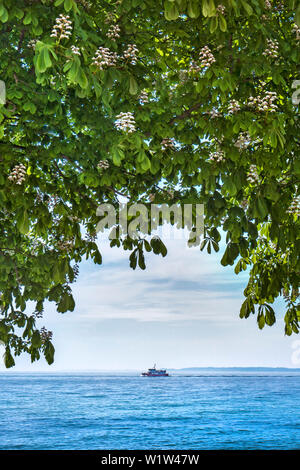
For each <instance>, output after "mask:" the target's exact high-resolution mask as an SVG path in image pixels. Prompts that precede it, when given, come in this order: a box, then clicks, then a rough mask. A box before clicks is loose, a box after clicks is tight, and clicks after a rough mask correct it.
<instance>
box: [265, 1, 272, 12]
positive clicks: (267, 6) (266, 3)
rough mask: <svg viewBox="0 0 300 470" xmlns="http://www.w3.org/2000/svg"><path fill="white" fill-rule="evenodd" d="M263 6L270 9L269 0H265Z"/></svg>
mask: <svg viewBox="0 0 300 470" xmlns="http://www.w3.org/2000/svg"><path fill="white" fill-rule="evenodd" d="M265 8H266V9H267V10H271V9H272V3H271V2H270V0H265Z"/></svg>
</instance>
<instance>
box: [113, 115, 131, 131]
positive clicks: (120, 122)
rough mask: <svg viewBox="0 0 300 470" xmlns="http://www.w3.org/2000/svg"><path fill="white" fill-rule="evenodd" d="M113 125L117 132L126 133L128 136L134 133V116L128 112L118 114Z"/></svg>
mask: <svg viewBox="0 0 300 470" xmlns="http://www.w3.org/2000/svg"><path fill="white" fill-rule="evenodd" d="M115 125H116V128H117V129H118V130H120V131H123V132H127V133H128V134H132V133H133V132H135V131H136V128H135V120H134V116H133V114H132V113H130V112H128V113H120V114H119V115H118V116H117V120H116V123H115Z"/></svg>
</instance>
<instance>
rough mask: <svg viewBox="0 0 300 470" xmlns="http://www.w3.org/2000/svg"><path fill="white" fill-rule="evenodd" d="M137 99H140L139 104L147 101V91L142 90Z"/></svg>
mask: <svg viewBox="0 0 300 470" xmlns="http://www.w3.org/2000/svg"><path fill="white" fill-rule="evenodd" d="M139 100H140V103H141V104H146V103H149V95H148V93H147V92H146V91H145V90H143V91H142V92H141V94H140V96H139Z"/></svg>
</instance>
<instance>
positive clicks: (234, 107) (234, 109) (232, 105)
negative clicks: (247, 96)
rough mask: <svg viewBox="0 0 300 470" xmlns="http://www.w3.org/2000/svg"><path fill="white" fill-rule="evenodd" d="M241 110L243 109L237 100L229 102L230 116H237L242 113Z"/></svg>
mask: <svg viewBox="0 0 300 470" xmlns="http://www.w3.org/2000/svg"><path fill="white" fill-rule="evenodd" d="M240 109H241V106H240V104H239V102H238V101H236V100H231V101H229V105H228V114H235V113H237V112H238V111H240Z"/></svg>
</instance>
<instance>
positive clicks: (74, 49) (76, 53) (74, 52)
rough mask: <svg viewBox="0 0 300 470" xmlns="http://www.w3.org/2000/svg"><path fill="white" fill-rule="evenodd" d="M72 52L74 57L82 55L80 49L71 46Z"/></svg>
mask: <svg viewBox="0 0 300 470" xmlns="http://www.w3.org/2000/svg"><path fill="white" fill-rule="evenodd" d="M71 51H72V54H74V55H80V49H79V47H76V46H71Z"/></svg>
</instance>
